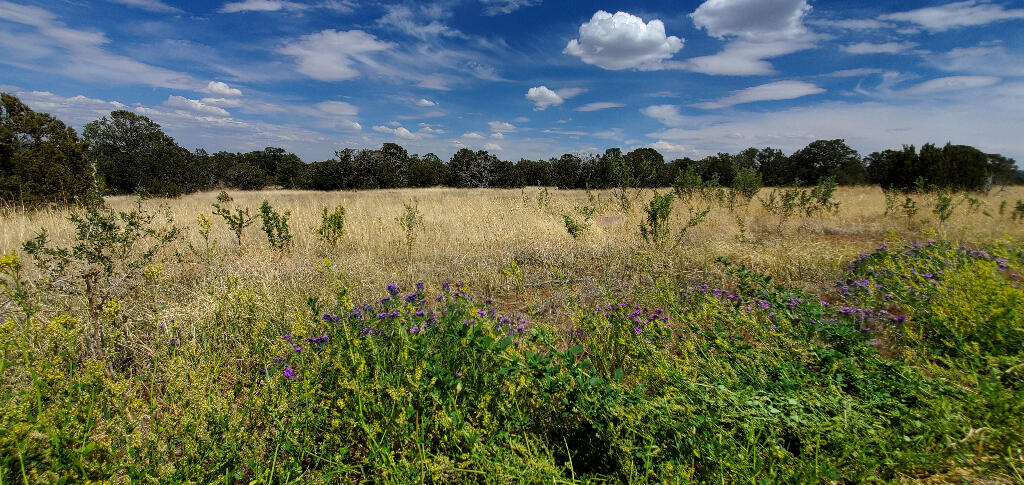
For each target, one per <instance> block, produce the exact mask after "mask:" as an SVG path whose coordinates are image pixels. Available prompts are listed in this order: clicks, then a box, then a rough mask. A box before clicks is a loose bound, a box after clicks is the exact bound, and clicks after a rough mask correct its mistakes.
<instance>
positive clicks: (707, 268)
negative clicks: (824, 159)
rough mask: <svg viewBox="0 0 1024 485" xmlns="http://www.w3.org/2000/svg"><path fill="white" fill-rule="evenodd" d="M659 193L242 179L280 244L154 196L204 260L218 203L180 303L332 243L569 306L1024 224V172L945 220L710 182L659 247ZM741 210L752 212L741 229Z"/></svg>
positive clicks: (191, 204) (832, 270)
mask: <svg viewBox="0 0 1024 485" xmlns="http://www.w3.org/2000/svg"><path fill="white" fill-rule="evenodd" d="M770 190H771V189H762V191H761V193H760V194H759V195H760V196H761V197H767V194H768V193H769V192H770ZM668 191H669V189H662V190H660V191H659V192H661V193H666V192H668ZM653 193H654V192H653V191H651V190H634V191H631V192H630V193H629V194H628V196H629V198H630V199H631V208H630V210H628V211H624V210H623V209H622V207H621V206H620V204H619V203H618V202H617V200H616V198H615V195H614V194H613V193H612V192H611V191H580V190H556V189H546V190H544V191H543V192H542V189H539V188H535V187H530V188H525V189H521V190H499V189H447V188H431V189H401V190H376V191H359V192H310V191H287V190H284V191H259V192H243V191H232V192H229V195H231V197H232V198H233V199H234V200H233V201H232V202H230V203H228V204H225V206H226V207H230V208H249V209H250V210H251V211H252V212H253V213H254V214H256V213H258V211H257V209H258V207H259V206H260V204H261V203H262V201H263V200H267V201H269V202H270V204H271V205H272V206H273V207H274V208H275V209H276V210H278V211H282V212H283V211H290V213H291V218H290V219H289V221H288V223H289V226H290V229H291V233H292V234H293V236H294V245H293V247H292V249H291V250H290V251H286V252H281V251H277V250H274V249H272V248H271V247H270V246H269V245H268V243H267V240H266V237H265V235H264V233H263V232H262V231H261V229H260V225H259V220H258V219H257V221H256V222H255V224H254V225H252V226H249V227H248V228H246V229H245V232H244V235H243V239H242V247H241V248H239V247H238V245H237V243H236V242H235V237H234V235H233V234H232V233H231V232H230V230H229V229H228V227H227V225H226V224H225V223H224V221H223V220H222V219H221V218H220V217H217V216H215V215H213V209H212V207H211V204H213V203H215V202H216V197H217V192H204V193H196V194H191V195H188V196H185V197H182V198H180V199H172V200H150V201H146V202H145V205H146V206H148V207H149V208H151V209H155V208H157V207H158V206H160V205H166V206H167V207H168V208H169V209H170V213H171V214H172V216H173V218H174V221H175V223H176V224H177V225H178V226H179V227H181V228H182V229H184V231H185V232H184V236H183V237H182V238H180V239H179V240H178V241H176V242H175V243H174V245H173V246H172V247H170V248H168V253H179V254H180V255H181V256H182V257H183V258H184V260H185V261H196V260H197V258H196V255H195V254H193V253H191V252H190V251H189V250H188V248H189V246H190V245H191V246H193V247H201V246H202V240H201V238H200V235H199V232H198V230H197V229H198V225H197V222H196V221H197V218H198V217H199V216H200V215H201V214H205V215H206V216H207V217H209V218H210V219H211V221H212V227H213V231H212V234H211V236H212V239H213V240H215V241H216V243H217V251H216V253H217V258H216V261H217V262H218V263H217V267H215V268H208V267H205V265H200V264H180V265H168V268H167V273H166V275H167V277H168V278H169V280H170V282H172V283H174V284H176V286H178V288H179V289H180V290H181V293H178V295H177V296H178V298H177V299H176V300H175V304H176V305H178V306H180V308H179V309H176V310H175V309H170V310H168V311H170V312H173V313H179V312H180V313H188V312H189V311H190V310H194V309H200V308H203V305H197V301H196V299H201V296H199V295H198V294H193V295H191V296H190V290H192V289H194V288H195V284H196V282H197V281H198V280H199V279H200V278H202V277H204V276H205V275H206V274H207V273H208V272H209V271H211V270H212V271H216V272H220V273H222V274H231V275H239V276H240V277H241V278H243V279H246V280H247V282H251V283H254V284H257V285H261V286H265V287H267V288H272V287H288V288H307V287H309V286H310V285H313V284H314V283H313V282H314V281H316V280H317V278H319V276H318V274H317V271H316V269H315V266H316V263H317V262H320V261H322V260H323V259H324V258H329V259H330V260H331V261H332V262H333V263H334V265H335V267H337V268H341V269H342V271H343V272H344V275H345V277H346V283H347V284H348V285H349V286H350V288H351V289H352V291H353V293H354V295H355V296H356V298H357V299H366V298H371V297H373V296H374V295H376V294H378V293H379V292H380V289H381V288H383V287H384V286H385V285H387V284H389V283H399V284H402V285H404V286H405V287H408V286H411V285H412V284H413V283H414V282H416V281H424V282H427V283H428V284H432V285H435V286H437V285H440V284H441V283H442V282H445V281H452V282H465V283H466V284H468V285H469V286H470V287H471V288H473V289H474V291H475V292H477V293H479V294H482V295H487V296H490V297H492V298H495V299H496V300H498V301H506V302H511V301H512V300H515V301H516V302H518V303H517V304H518V305H520V307H521V308H517V309H518V310H527V309H529V308H532V309H534V310H535V311H544V310H547V311H548V312H549V313H551V314H558V312H554V310H556V309H560V307H561V306H562V305H561V303H562V301H563V300H564V299H565V298H567V297H568V298H573V299H577V300H580V302H582V303H593V301H594V300H596V299H600V297H603V296H610V297H618V298H628V297H630V296H633V294H634V292H635V291H637V290H638V289H640V290H642V289H644V288H645V287H646V286H647V285H650V284H651V283H652V278H658V277H668V278H672V279H677V280H682V281H684V282H691V283H696V282H699V283H708V284H715V283H721V280H722V274H721V265H719V264H718V263H716V258H718V257H720V256H723V257H726V258H728V259H729V260H731V261H734V262H737V263H741V264H745V265H748V266H750V267H751V268H753V269H755V270H757V271H760V272H763V273H767V274H770V275H772V276H773V277H774V278H775V279H776V281H777V282H780V283H782V284H786V285H796V286H803V287H806V288H814V287H815V286H819V285H823V284H828V283H829V282H831V281H834V276H836V275H838V274H839V273H840V272H841V271H842V266H843V265H844V264H846V263H847V262H848V261H849V260H850V259H852V258H853V257H854V256H856V255H857V254H859V253H861V252H863V251H866V250H870V249H873V248H874V247H876V246H878V245H879V244H881V243H882V242H883V241H885V240H887V239H893V238H900V239H902V240H905V241H926V240H932V239H948V240H950V241H954V242H958V243H964V244H968V245H980V244H983V243H987V242H992V241H995V240H999V239H1003V238H1016V239H1021V238H1022V236H1024V224H1019V223H1016V222H1014V221H1012V220H1011V216H1010V214H1011V212H1012V209H1013V207H1014V205H1015V203H1016V201H1017V200H1019V199H1024V188H1021V187H1010V188H1006V189H1003V190H999V189H996V190H993V191H992V193H991V194H989V195H988V196H979V200H980V201H981V205H980V206H976V207H974V208H972V207H970V204H968V203H966V201H965V198H964V196H962V195H961V196H956V197H955V198H954V210H953V215H952V217H950V218H949V219H948V220H947V221H945V222H944V223H940V222H939V220H938V217H937V216H936V215H935V214H933V213H932V209H933V207H934V205H935V197H934V196H933V195H927V194H925V195H915V196H913V197H914V199H915V200H916V204H917V214H916V215H915V216H914V217H913V218H908V217H907V216H906V215H905V212H904V211H903V210H902V209H901V208H899V207H897V208H895V209H893V210H892V211H891V213H890V214H889V215H886V214H885V211H886V200H885V197H884V195H883V192H882V191H881V190H880V189H879V188H877V187H852V188H840V189H839V190H838V191H837V193H836V196H835V198H834V199H835V200H837V201H838V202H839V204H840V205H839V208H838V211H837V212H835V213H826V214H822V215H815V216H814V217H810V218H808V217H801V216H800V215H799V214H798V215H794V216H793V217H791V218H790V219H789V220H787V221H786V223H785V224H784V225H781V226H780V225H779V223H778V222H779V221H778V217H776V216H775V215H773V214H770V213H768V212H766V211H765V209H764V208H763V207H762V204H761V203H760V201H759V199H758V198H755V199H753V200H752V201H751V202H750V203H749V204H746V205H740V206H739V207H737V208H735V209H734V210H732V211H730V210H728V209H727V208H725V207H723V206H722V205H721V204H718V203H716V202H714V201H705V200H703V199H701V198H699V197H694V198H693V199H691V200H679V199H677V200H675V202H674V204H673V214H672V218H671V225H672V226H673V230H676V229H677V228H678V227H681V226H682V225H683V224H684V223H685V220H686V219H687V217H688V212H687V209H688V208H694V209H699V208H704V207H710V208H711V212H710V213H709V215H708V217H707V218H706V219H705V220H704V221H703V222H701V223H700V224H699V225H697V226H696V227H695V228H693V229H691V230H689V231H688V232H687V233H686V234H685V236H684V237H683V238H681V239H675V238H673V239H672V240H671V241H670V242H669V243H668V244H664V245H662V246H660V247H652V246H651V245H649V244H646V243H645V242H644V241H643V239H642V238H641V237H640V231H639V225H640V224H641V222H643V220H644V217H645V215H644V213H643V208H644V207H645V206H646V204H647V203H648V202H649V201H650V199H651V196H652V194H653ZM107 203H108V204H109V205H110V206H111V207H113V208H114V209H120V210H127V209H128V208H130V206H131V205H132V204H133V203H134V199H133V198H131V197H108V198H107ZM900 203H902V199H901V200H900ZM405 204H409V205H414V206H415V207H416V208H417V210H418V211H419V212H420V213H421V214H422V217H423V226H422V229H419V230H417V231H416V232H415V241H414V243H413V246H412V252H411V257H410V253H409V252H408V251H407V247H406V244H407V240H406V234H405V232H404V230H403V229H402V228H401V227H400V225H399V224H398V223H397V222H396V218H398V217H399V216H400V215H402V213H403V211H404V210H405ZM338 205H341V206H344V207H345V210H346V217H345V233H344V236H343V237H342V238H341V240H340V241H339V243H338V244H337V245H336V246H333V247H332V246H329V245H327V244H325V243H324V242H323V241H321V240H320V239H319V238H318V237H317V235H316V234H315V233H314V228H316V227H317V226H318V225H319V224H320V218H321V211H322V209H323V208H331V209H333V208H334V207H336V206H338ZM577 206H592V207H594V208H595V209H596V212H595V214H594V216H593V220H592V222H591V223H590V224H589V226H588V227H587V229H585V231H584V232H583V234H582V236H581V237H579V238H578V239H574V238H572V237H571V236H570V235H569V233H568V232H567V230H566V227H565V223H564V222H563V217H562V214H564V213H569V214H574V212H573V210H574V207H577ZM1001 206H1002V207H1003V211H1002V212H1003V213H1002V214H1000V207H1001ZM986 214H987V215H986ZM67 216H68V213H67V211H64V210H44V211H38V212H31V213H22V212H17V213H13V214H8V215H6V216H4V218H3V219H2V221H0V226H2V227H3V232H2V235H0V253H3V252H7V251H10V250H13V249H17V248H19V247H20V246H21V244H22V243H23V242H24V241H26V240H28V239H30V238H32V237H34V236H35V235H36V234H37V233H38V231H39V230H40V229H45V230H46V231H47V233H48V234H49V235H50V238H51V240H53V241H55V242H58V243H60V242H64V241H67V240H69V239H70V238H71V237H72V235H73V234H72V232H73V229H72V227H71V225H70V223H69V222H68V220H67ZM575 217H577V218H579V217H578V216H575ZM741 224H742V225H743V226H745V227H744V228H743V229H742V230H741ZM165 256H169V254H168V255H165ZM510 262H514V263H515V266H518V273H516V272H515V271H510ZM518 292H522V294H521V295H519V294H517V293H518Z"/></svg>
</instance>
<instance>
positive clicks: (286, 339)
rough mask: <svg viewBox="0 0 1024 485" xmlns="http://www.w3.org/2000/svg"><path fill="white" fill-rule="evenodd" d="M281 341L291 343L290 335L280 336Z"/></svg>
mask: <svg viewBox="0 0 1024 485" xmlns="http://www.w3.org/2000/svg"><path fill="white" fill-rule="evenodd" d="M281 340H284V341H285V342H289V343H290V342H291V341H292V334H290V333H286V334H284V335H282V336H281Z"/></svg>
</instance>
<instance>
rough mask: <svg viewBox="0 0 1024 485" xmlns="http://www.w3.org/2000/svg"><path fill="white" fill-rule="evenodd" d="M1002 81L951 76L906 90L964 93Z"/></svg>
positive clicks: (988, 78)
mask: <svg viewBox="0 0 1024 485" xmlns="http://www.w3.org/2000/svg"><path fill="white" fill-rule="evenodd" d="M999 81H1000V79H999V78H998V77H993V76H949V77H940V78H938V79H932V80H930V81H925V82H923V83H920V84H918V85H915V86H912V87H909V88H907V89H904V90H903V91H901V92H903V93H906V94H935V93H945V92H950V91H962V90H964V89H971V88H983V87H987V86H992V85H995V84H999Z"/></svg>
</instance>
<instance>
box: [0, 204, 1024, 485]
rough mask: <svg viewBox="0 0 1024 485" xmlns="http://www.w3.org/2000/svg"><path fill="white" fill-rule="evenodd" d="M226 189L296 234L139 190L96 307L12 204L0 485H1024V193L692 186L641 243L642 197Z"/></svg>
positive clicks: (64, 215)
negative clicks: (794, 197) (779, 207)
mask: <svg viewBox="0 0 1024 485" xmlns="http://www.w3.org/2000/svg"><path fill="white" fill-rule="evenodd" d="M660 192H661V193H665V192H666V190H661V191H660ZM770 192H771V189H762V191H761V193H760V194H759V195H760V196H761V197H762V198H765V199H767V197H768V196H769V194H770ZM229 194H230V196H231V197H232V198H233V201H231V202H227V203H223V204H222V205H223V206H224V207H227V208H232V209H234V208H249V209H250V210H252V211H253V213H254V214H255V213H258V211H257V208H258V207H259V206H260V203H261V202H262V201H264V200H267V201H268V202H269V203H270V204H271V205H272V206H273V208H274V209H276V210H277V211H280V212H284V211H289V212H290V218H289V219H288V225H289V228H290V231H291V234H292V236H293V239H292V244H291V245H290V246H289V247H287V248H286V249H284V250H278V249H274V248H272V247H271V246H270V245H269V244H268V241H267V237H266V236H265V234H264V233H263V231H262V230H261V228H260V221H259V219H257V220H256V222H255V223H254V224H253V225H252V226H250V227H248V228H246V229H245V230H244V232H243V234H242V239H241V246H239V245H238V243H237V242H236V239H235V235H234V234H233V233H232V232H231V231H230V230H229V229H228V227H227V225H226V224H225V223H224V220H222V219H221V218H220V217H218V216H216V215H214V214H213V209H212V207H211V204H213V203H214V202H216V198H217V193H215V192H205V193H198V194H192V195H188V196H185V197H182V198H180V199H174V200H150V201H145V202H143V207H145V208H147V209H148V210H153V211H156V210H159V209H160V206H161V205H164V204H165V205H166V208H167V210H168V212H169V214H170V215H171V216H172V217H173V221H174V223H175V224H176V225H177V226H178V227H179V228H181V229H183V232H182V234H181V235H180V236H179V237H178V238H176V239H175V240H174V241H171V242H170V243H168V244H166V245H163V246H162V247H161V248H160V249H159V251H158V252H157V253H156V254H155V257H154V258H153V259H152V261H146V262H147V263H148V264H144V265H142V264H140V265H139V266H138V267H132V266H131V265H130V264H127V263H128V262H130V261H132V260H133V258H138V257H139V256H138V254H137V253H138V251H128V252H125V253H123V254H117V255H116V256H115V257H114V263H113V266H114V270H113V272H114V276H113V277H110V278H106V279H98V280H97V281H99V282H101V283H102V284H103V285H104V286H103V288H101V289H99V290H96V292H94V297H90V296H89V295H90V289H89V288H86V287H84V286H83V284H82V283H81V281H84V280H83V278H82V277H81V274H83V273H86V272H88V271H89V267H88V266H84V267H83V266H81V264H80V263H81V258H77V259H76V258H71V259H72V260H74V261H71V262H70V263H69V265H68V267H67V268H64V269H62V270H61V271H58V272H54V273H49V274H48V273H46V272H44V271H41V270H40V269H39V268H37V267H36V266H35V265H34V264H33V258H31V257H30V256H29V255H28V254H26V253H25V252H23V251H22V250H21V247H22V244H23V243H24V242H25V241H27V240H30V239H32V238H33V237H35V236H36V235H37V234H38V232H39V230H40V229H41V228H42V229H45V230H46V233H47V236H48V238H49V241H50V244H51V245H56V246H69V245H71V243H72V241H73V240H74V239H75V237H76V233H75V227H74V225H73V224H71V223H70V222H69V221H68V215H69V212H68V211H65V210H56V209H54V210H42V211H37V212H32V213H24V212H13V213H8V214H5V215H3V216H2V217H3V218H2V219H0V227H2V228H3V230H2V232H0V254H9V256H7V257H6V259H5V260H4V263H3V267H2V269H3V274H2V275H0V278H2V281H3V285H4V286H3V287H2V288H3V289H4V295H2V296H0V312H2V314H0V315H2V316H0V324H3V325H4V327H3V331H2V333H0V341H2V342H3V343H0V350H2V352H3V361H2V362H0V378H2V388H0V395H2V397H3V401H4V403H3V404H2V406H3V408H2V420H0V428H3V429H4V431H0V467H2V468H0V478H2V483H8V482H10V483H22V481H24V482H26V483H32V482H40V483H46V482H51V481H58V479H59V478H60V477H64V478H67V479H68V480H69V481H70V482H79V481H84V480H85V479H92V480H112V481H115V482H136V481H144V480H155V481H160V482H180V481H194V482H201V483H208V482H213V481H219V482H224V483H249V482H251V481H256V482H280V483H286V482H297V483H298V482H309V483H335V482H339V481H341V482H348V481H360V480H365V481H373V482H394V483H408V482H453V481H457V482H482V481H486V482H497V483H516V482H521V481H528V482H538V483H539V482H545V483H547V482H553V481H554V482H563V481H564V482H568V481H573V480H584V481H586V480H596V481H611V482H631V483H644V482H676V483H691V482H694V483H699V482H708V481H715V482H717V481H719V480H724V481H743V482H749V481H757V480H761V479H764V480H766V481H768V482H786V483H793V482H808V481H810V482H835V483H843V482H859V481H918V480H923V481H932V482H946V481H949V482H952V481H959V480H960V479H962V478H963V479H967V480H978V481H981V480H987V481H990V482H992V483H1013V482H1015V481H1016V482H1019V481H1021V480H1022V478H1021V477H1022V475H1021V474H1022V473H1024V442H1022V432H1024V428H1022V427H1021V422H1022V421H1024V386H1022V385H1021V382H1022V379H1024V354H1022V349H1021V344H1022V343H1024V324H1022V321H1024V292H1022V291H1021V289H1020V278H1019V276H1017V274H1016V272H1017V270H1018V269H1019V268H1021V267H1022V266H1024V256H1022V255H1024V244H1022V243H1021V241H1024V222H1021V221H1018V220H1016V218H1015V217H1014V209H1015V207H1016V206H1017V205H1016V204H1017V202H1018V201H1019V200H1021V199H1024V188H1021V187H1009V188H1006V189H1003V190H998V189H997V190H993V191H992V192H991V193H990V194H988V195H986V196H981V195H974V196H970V195H960V194H958V195H954V196H953V198H952V200H951V202H952V205H951V206H950V207H951V210H952V212H951V213H949V214H948V217H946V218H945V220H942V219H943V217H942V216H940V214H939V212H940V211H933V209H935V207H936V204H937V203H938V202H939V200H940V199H939V196H938V195H937V194H915V195H911V197H912V198H913V199H914V202H915V203H916V214H913V215H912V216H910V217H908V215H907V210H906V209H905V208H904V207H903V206H902V205H893V204H892V201H890V202H889V207H888V211H889V214H886V212H887V201H886V197H885V196H884V194H883V192H882V191H881V190H880V189H878V188H877V187H855V188H840V189H839V190H838V192H837V193H836V195H835V197H834V200H835V201H837V202H838V203H839V206H838V209H837V210H835V211H827V210H826V211H820V212H817V213H815V214H813V215H811V216H807V215H801V214H800V213H799V211H797V213H796V214H794V215H791V216H789V217H788V218H786V219H785V220H784V221H780V217H779V215H778V213H771V212H770V211H768V210H767V209H766V208H765V207H763V206H762V204H761V203H760V202H759V201H758V199H756V198H755V199H754V200H753V201H752V202H750V203H748V204H743V203H740V204H734V205H733V206H732V207H731V208H729V207H728V204H726V203H724V202H722V201H720V200H712V199H713V198H711V197H709V198H706V199H705V198H702V197H700V196H693V197H691V198H689V199H685V200H680V199H677V200H675V201H674V202H673V206H672V207H673V211H672V215H671V217H670V218H669V219H668V221H669V224H668V226H669V231H668V233H667V235H666V236H665V237H664V238H663V240H662V241H661V242H659V243H650V242H647V241H645V240H644V238H643V237H642V236H641V231H640V229H639V228H640V226H641V225H642V224H645V221H646V218H647V215H646V213H645V211H644V209H645V208H647V207H648V203H649V202H650V201H651V198H652V196H653V193H652V191H650V190H631V191H629V192H628V193H627V198H628V199H629V204H630V208H628V209H624V208H623V205H622V202H621V198H620V196H619V195H620V194H616V193H615V192H614V191H594V192H590V191H562V190H555V189H538V188H526V189H522V190H498V189H473V190H470V189H465V190H460V189H440V188H438V189H402V190H388V191H361V192H328V193H322V192H302V191H261V192H240V191H239V192H229ZM905 197H906V196H901V197H900V199H899V201H898V202H899V204H903V203H904V198H905ZM973 197H977V199H973ZM106 202H107V204H108V205H109V206H110V207H111V208H113V209H115V210H121V211H129V210H131V208H132V207H133V204H134V200H133V199H131V198H128V197H112V198H107V200H106ZM339 205H340V206H343V207H344V208H345V219H344V234H343V235H342V236H341V237H340V239H339V240H338V242H337V243H336V244H333V245H332V244H328V243H326V242H324V241H323V240H321V239H320V238H318V237H317V235H316V234H315V233H314V229H315V228H316V227H317V226H319V225H320V223H321V211H322V209H323V208H328V209H334V208H335V207H336V206H339ZM584 206H588V207H591V208H593V210H594V212H593V215H592V216H590V217H589V218H588V217H587V216H584V215H581V214H582V212H586V211H580V210H578V209H577V208H578V207H584ZM705 208H707V209H710V211H709V212H708V213H707V215H706V217H705V218H704V219H703V220H700V221H699V222H697V223H695V224H694V225H693V227H692V228H690V229H689V230H687V231H686V232H685V234H680V228H683V227H685V226H686V223H687V221H688V220H689V219H690V217H691V215H692V214H693V213H694V212H691V211H690V209H692V210H693V211H700V210H702V209H705ZM411 209H412V210H411ZM410 210H411V213H413V214H418V215H419V216H421V217H422V224H421V225H418V226H417V227H415V228H414V229H413V230H412V231H411V232H410V231H406V230H405V229H403V227H402V226H401V225H400V224H399V222H398V219H401V218H402V217H403V216H404V215H406V214H409V213H410ZM566 214H568V215H569V216H570V217H572V218H574V220H577V221H578V222H580V223H581V224H582V225H583V226H585V228H584V229H583V231H582V233H581V234H580V235H579V237H578V238H574V237H572V236H570V234H569V232H568V231H567V228H566V223H565V219H564V217H565V215H566ZM200 215H205V216H206V217H207V218H209V220H210V222H211V226H210V227H211V230H210V232H209V234H208V237H205V238H204V236H203V233H202V231H201V224H200V223H199V222H197V218H199V217H200ZM163 227H164V228H166V227H167V226H166V225H164V226H163ZM928 241H938V242H937V243H934V244H928V243H927V242H928ZM918 243H924V245H923V246H920V245H919V246H914V245H911V244H918ZM883 245H887V246H886V247H884V248H881V249H879V248H880V247H881V246H883ZM140 246H141V244H140ZM961 246H964V247H966V248H969V249H963V248H962V247H961ZM904 247H906V248H907V249H905V250H904ZM975 250H977V251H975ZM863 253H871V256H868V257H866V258H860V259H858V260H857V261H858V262H857V263H856V264H855V265H854V266H852V267H851V262H853V261H854V260H855V259H857V258H858V255H861V254H863ZM10 255H13V257H12V256H10ZM719 258H725V259H726V260H728V262H729V264H728V265H726V264H724V263H723V262H721V261H719ZM325 261H330V263H329V264H327V263H325ZM741 266H742V267H743V268H742V269H741ZM76 268H84V270H76ZM851 268H852V269H851ZM75 271H78V272H77V273H76V272H75ZM122 273H123V274H122ZM922 275H928V276H922ZM940 275H941V276H940ZM763 276H768V277H771V282H770V283H769V282H768V281H767V280H766V279H764V278H763ZM837 281H840V282H841V283H840V284H839V285H837V284H836V282H837ZM418 282H422V283H423V288H422V289H417V283H418ZM446 282H451V283H453V286H452V287H450V288H449V287H448V286H447V285H445V283H446ZM455 283H465V284H466V287H465V288H462V287H456V286H454V284H455ZM388 285H395V286H394V287H393V288H392V289H386V288H388ZM701 285H708V287H703V286H701ZM716 288H720V290H716ZM851 288H852V289H851ZM100 290H102V291H100ZM463 290H465V292H466V293H468V294H471V295H474V297H475V298H473V299H470V298H468V296H467V295H466V294H465V293H463V292H462V291H463ZM389 292H390V293H391V294H390V295H389ZM382 297H387V298H386V299H387V301H382V300H381V299H382ZM435 297H436V298H437V300H435ZM403 299H404V302H403ZM89 302H92V303H91V306H92V308H89V307H90V303H89ZM366 302H368V303H369V305H366V306H364V303H366ZM618 303H623V305H617V304H618ZM634 305H636V310H633V308H634ZM670 322H671V323H670ZM94 324H95V325H94ZM94 328H101V329H102V330H103V335H104V339H103V341H102V342H100V343H99V344H97V341H96V339H95V337H94V334H93V332H94ZM321 336H323V339H322V340H317V338H319V337H321ZM285 337H287V338H285ZM299 348H302V349H301V350H296V349H299Z"/></svg>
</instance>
